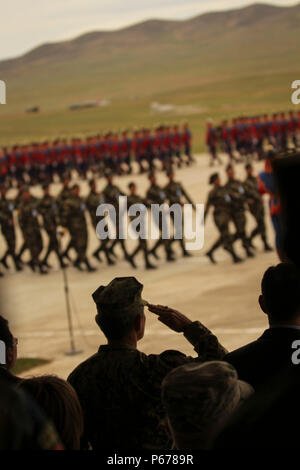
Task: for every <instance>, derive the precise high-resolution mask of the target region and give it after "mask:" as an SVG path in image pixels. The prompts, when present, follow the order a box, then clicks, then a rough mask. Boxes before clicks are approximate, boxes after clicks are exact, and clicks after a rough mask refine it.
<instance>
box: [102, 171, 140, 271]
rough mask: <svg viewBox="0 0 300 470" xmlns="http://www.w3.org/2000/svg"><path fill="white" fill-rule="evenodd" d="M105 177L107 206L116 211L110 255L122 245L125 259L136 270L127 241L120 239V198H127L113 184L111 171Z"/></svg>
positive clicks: (104, 193) (104, 194)
mask: <svg viewBox="0 0 300 470" xmlns="http://www.w3.org/2000/svg"><path fill="white" fill-rule="evenodd" d="M105 177H106V180H107V185H106V186H105V188H104V190H103V196H104V199H105V203H106V204H111V205H112V206H113V207H114V208H115V211H116V239H115V240H114V242H113V243H112V245H111V247H110V253H111V254H112V255H114V248H115V246H116V245H117V244H120V245H121V248H122V251H123V253H124V257H125V259H126V261H128V262H129V263H130V264H131V266H132V267H133V268H136V265H135V263H134V260H133V258H132V257H131V256H130V255H129V253H128V252H127V250H126V246H125V241H124V240H123V239H121V238H118V237H119V233H120V225H119V196H126V194H125V193H123V192H122V191H121V190H120V189H119V188H118V186H116V185H114V184H113V173H112V171H111V170H107V171H106V172H105Z"/></svg>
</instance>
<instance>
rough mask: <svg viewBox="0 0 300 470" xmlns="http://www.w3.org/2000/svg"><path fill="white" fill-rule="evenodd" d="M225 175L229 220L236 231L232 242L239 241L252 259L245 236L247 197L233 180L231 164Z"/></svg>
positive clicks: (236, 181) (240, 184)
mask: <svg viewBox="0 0 300 470" xmlns="http://www.w3.org/2000/svg"><path fill="white" fill-rule="evenodd" d="M226 173H227V176H228V181H227V183H226V185H225V189H226V191H227V192H228V194H229V196H230V201H231V219H232V221H233V223H234V225H235V229H236V233H235V235H234V241H235V240H238V239H241V241H242V244H243V247H244V249H245V251H246V254H247V256H248V258H253V256H254V255H253V253H252V251H251V250H250V242H249V239H248V238H247V235H246V215H245V204H246V202H247V195H246V192H245V188H244V184H243V183H242V182H240V181H238V180H236V179H235V177H234V169H233V166H232V165H231V164H229V165H227V167H226Z"/></svg>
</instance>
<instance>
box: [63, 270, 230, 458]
mask: <svg viewBox="0 0 300 470" xmlns="http://www.w3.org/2000/svg"><path fill="white" fill-rule="evenodd" d="M142 289H143V286H142V284H140V283H139V282H138V281H137V280H136V279H135V278H134V277H125V278H124V277H121V278H115V279H114V280H113V281H111V282H110V284H109V285H108V286H100V287H99V288H98V289H97V290H96V291H95V292H94V293H93V295H92V297H93V299H94V301H95V303H96V306H97V312H98V314H97V316H96V322H97V324H98V326H99V327H100V329H101V330H102V331H103V333H104V334H105V336H106V337H107V339H108V344H107V345H102V346H100V348H99V350H98V352H97V353H96V354H94V355H93V356H91V357H90V358H89V359H87V360H86V361H84V362H83V363H81V364H80V365H79V366H78V367H76V369H75V370H74V371H73V372H72V373H71V374H70V376H69V378H68V381H69V382H70V383H71V385H72V386H73V387H74V388H75V390H76V392H77V394H78V397H79V400H80V403H81V406H82V409H83V413H84V421H85V430H84V440H85V441H86V443H90V445H91V446H92V448H93V449H95V450H97V449H101V450H103V449H118V450H121V449H141V450H142V449H152V450H153V449H164V450H165V449H169V448H170V446H171V442H170V438H169V436H168V435H167V433H166V432H165V428H164V425H163V422H164V418H165V411H164V408H163V406H162V402H161V382H162V380H163V378H164V377H165V376H166V375H167V374H168V372H170V371H171V370H172V369H174V368H175V367H178V366H180V365H182V364H186V363H189V362H204V361H207V360H215V359H216V360H222V358H223V357H224V354H225V353H226V351H225V349H224V348H223V347H222V346H221V345H220V343H219V342H218V340H217V338H216V337H215V336H214V335H213V334H212V333H211V332H210V330H208V329H207V328H206V327H205V326H204V325H202V324H201V323H200V322H198V321H196V322H192V321H191V320H189V319H188V318H187V317H185V316H184V315H183V314H181V313H180V312H178V311H176V310H173V309H170V308H168V307H163V306H157V305H156V306H155V305H150V304H148V309H149V310H150V311H151V312H153V313H154V314H156V315H157V316H158V319H159V320H160V321H161V322H162V323H164V324H165V325H166V326H168V327H169V328H170V329H171V330H173V331H176V332H178V333H183V334H184V336H185V338H186V339H187V340H188V341H189V342H190V343H191V344H192V345H193V346H194V348H195V351H196V352H197V357H196V358H194V357H187V356H185V355H184V354H182V353H181V352H179V351H170V350H169V351H164V352H163V353H161V354H150V355H146V354H144V353H142V352H140V351H139V350H138V349H137V342H138V341H139V340H140V339H142V337H143V335H144V329H145V314H144V307H145V304H146V305H147V302H145V301H144V300H143V299H142V297H141V292H142Z"/></svg>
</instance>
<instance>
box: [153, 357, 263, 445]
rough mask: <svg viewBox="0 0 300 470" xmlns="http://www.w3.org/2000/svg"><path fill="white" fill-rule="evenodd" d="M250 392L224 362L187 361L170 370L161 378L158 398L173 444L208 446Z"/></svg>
mask: <svg viewBox="0 0 300 470" xmlns="http://www.w3.org/2000/svg"><path fill="white" fill-rule="evenodd" d="M253 392H254V390H253V388H252V387H251V385H249V384H247V383H246V382H242V381H241V380H238V376H237V373H236V371H235V370H234V368H233V367H232V366H231V365H230V364H228V363H226V362H221V361H211V362H206V363H204V364H197V363H190V364H185V365H183V366H181V367H177V369H174V370H172V371H171V372H170V373H169V374H168V375H167V376H166V377H165V378H164V380H163V382H162V401H163V404H164V406H165V409H166V412H167V427H168V429H169V432H170V434H171V436H172V439H173V443H174V445H173V447H174V448H175V449H180V450H191V449H194V450H195V449H197V450H209V449H212V448H213V444H214V441H215V439H216V437H217V436H218V435H219V433H220V432H221V431H222V430H223V429H224V427H225V426H226V423H227V422H228V420H229V419H230V417H231V416H232V414H233V413H234V412H235V411H236V409H237V408H238V407H239V406H240V405H241V404H242V402H243V401H245V400H246V399H247V398H249V397H250V396H251V395H252V393H253Z"/></svg>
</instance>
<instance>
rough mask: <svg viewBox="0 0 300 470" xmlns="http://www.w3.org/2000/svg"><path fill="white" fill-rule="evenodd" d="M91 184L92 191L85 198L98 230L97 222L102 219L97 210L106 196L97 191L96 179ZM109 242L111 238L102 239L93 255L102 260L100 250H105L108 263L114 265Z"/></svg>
mask: <svg viewBox="0 0 300 470" xmlns="http://www.w3.org/2000/svg"><path fill="white" fill-rule="evenodd" d="M89 186H90V189H91V190H90V193H89V195H88V197H87V198H86V200H85V204H86V208H87V210H88V212H89V214H90V218H91V222H92V225H93V227H94V229H95V230H96V228H97V224H98V222H99V220H100V218H99V217H98V216H97V215H96V211H97V208H98V206H99V204H102V203H104V202H105V200H104V197H103V195H102V194H99V193H97V191H96V181H95V180H94V179H92V180H91V181H90V182H89ZM108 244H109V239H108V238H106V239H105V240H101V241H100V244H99V247H98V248H97V249H96V250H95V251H94V253H93V256H94V258H96V259H97V260H98V261H102V260H101V257H100V252H101V251H104V255H105V257H106V260H107V264H110V265H112V264H115V262H114V261H113V260H112V259H111V257H110V255H109V250H108Z"/></svg>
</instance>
